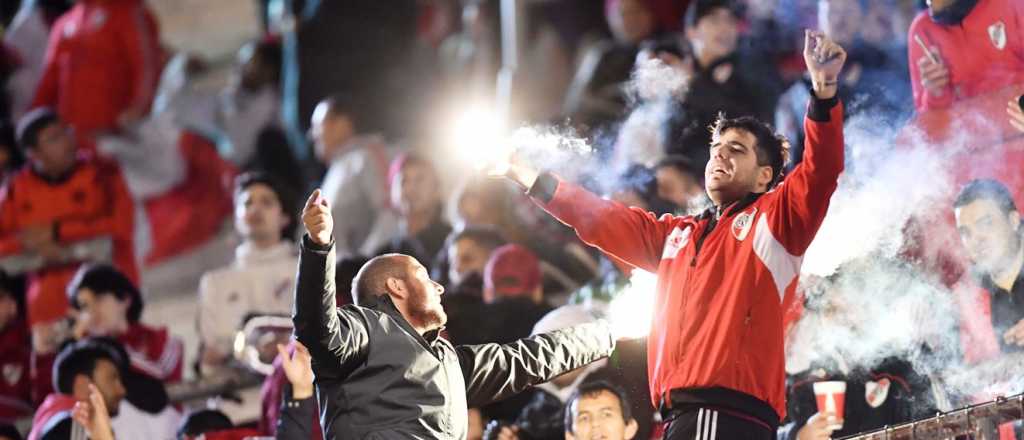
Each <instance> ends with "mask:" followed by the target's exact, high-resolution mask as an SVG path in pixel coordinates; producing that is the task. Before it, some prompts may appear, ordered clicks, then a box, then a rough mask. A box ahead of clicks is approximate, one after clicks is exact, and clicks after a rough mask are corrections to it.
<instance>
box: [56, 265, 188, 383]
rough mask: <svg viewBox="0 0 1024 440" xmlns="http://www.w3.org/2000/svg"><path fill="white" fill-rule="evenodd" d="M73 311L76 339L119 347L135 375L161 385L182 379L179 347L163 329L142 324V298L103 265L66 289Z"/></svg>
mask: <svg viewBox="0 0 1024 440" xmlns="http://www.w3.org/2000/svg"><path fill="white" fill-rule="evenodd" d="M67 293H68V302H69V303H70V304H71V306H72V307H73V308H74V309H75V310H77V311H78V317H77V320H76V322H75V326H74V330H73V335H74V336H75V338H76V339H82V338H87V337H96V336H106V337H110V338H114V339H116V340H117V341H118V342H119V343H121V344H123V345H124V347H125V349H126V351H127V354H128V361H129V362H130V366H131V367H132V369H133V370H134V371H137V372H139V373H141V374H145V375H147V376H149V377H151V378H153V379H156V380H159V381H162V382H165V383H167V382H172V383H173V382H178V381H180V380H181V375H182V362H183V354H182V351H183V348H184V347H183V344H182V341H181V340H180V339H178V338H176V337H174V336H171V335H170V334H169V333H168V332H167V329H165V328H154V327H150V326H147V325H145V324H142V323H141V322H139V319H140V318H141V317H142V308H143V301H142V295H141V294H140V293H139V290H138V288H137V287H136V286H135V283H133V282H132V281H131V280H130V279H128V277H127V276H125V274H123V273H122V272H120V271H118V270H117V269H114V268H113V267H111V266H107V265H88V266H83V267H82V268H81V269H79V270H78V273H77V274H75V278H74V279H73V280H72V281H71V283H70V284H69V285H68V292H67Z"/></svg>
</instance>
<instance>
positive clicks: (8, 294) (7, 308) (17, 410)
mask: <svg viewBox="0 0 1024 440" xmlns="http://www.w3.org/2000/svg"><path fill="white" fill-rule="evenodd" d="M15 284H16V283H15V282H14V280H12V279H11V278H10V277H8V276H7V275H5V274H4V273H3V272H0V347H4V349H3V354H2V355H0V372H2V373H3V375H2V376H0V396H2V398H0V423H14V421H15V419H17V418H19V417H24V416H27V415H29V414H32V396H31V390H32V388H31V382H30V381H29V359H30V354H31V347H32V345H31V339H30V338H29V334H28V327H27V326H26V324H25V319H24V317H25V313H24V308H23V307H22V305H21V301H19V296H20V295H19V293H20V292H18V291H17V286H16V285H15Z"/></svg>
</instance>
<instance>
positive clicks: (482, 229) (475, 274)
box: [438, 226, 506, 297]
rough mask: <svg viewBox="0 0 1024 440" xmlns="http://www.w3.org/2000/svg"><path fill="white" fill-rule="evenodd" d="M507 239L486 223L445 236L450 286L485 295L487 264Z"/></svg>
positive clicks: (456, 290) (462, 291) (473, 293)
mask: <svg viewBox="0 0 1024 440" xmlns="http://www.w3.org/2000/svg"><path fill="white" fill-rule="evenodd" d="M505 243H506V242H505V239H504V238H503V237H502V236H501V234H500V233H499V232H498V231H496V230H494V229H491V228H489V227H486V226H466V227H465V228H462V229H461V230H459V231H456V232H452V233H451V235H449V236H448V238H447V239H446V240H445V248H446V249H447V255H445V256H446V257H447V260H446V262H445V263H446V264H445V266H447V268H448V271H447V280H448V282H447V283H446V284H447V285H448V287H449V290H453V291H455V292H457V293H468V294H471V295H474V296H478V297H482V296H483V289H484V286H483V275H484V267H485V266H487V260H489V259H490V258H491V253H493V252H494V250H495V249H497V248H498V247H499V246H502V245H504V244H505ZM444 278H445V277H444V276H440V277H438V279H444Z"/></svg>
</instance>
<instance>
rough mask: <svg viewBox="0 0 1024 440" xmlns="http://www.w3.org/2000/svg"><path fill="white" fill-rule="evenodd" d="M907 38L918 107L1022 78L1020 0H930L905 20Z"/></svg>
mask: <svg viewBox="0 0 1024 440" xmlns="http://www.w3.org/2000/svg"><path fill="white" fill-rule="evenodd" d="M908 41H909V43H908V51H909V62H910V83H911V85H912V86H913V88H914V107H915V108H917V110H918V111H925V110H931V109H936V108H948V107H950V106H951V105H953V103H954V102H955V101H958V100H960V99H964V98H970V97H972V96H977V95H981V94H984V93H987V92H991V91H995V90H999V89H1001V88H1003V87H1006V86H1009V85H1013V84H1022V83H1024V2H1021V1H1019V0H931V1H929V2H928V10H927V11H924V12H921V14H920V15H918V16H917V18H915V19H914V23H913V24H911V25H910V35H909V37H908ZM922 46H924V47H927V48H928V51H929V52H931V53H930V54H929V53H928V52H925V50H924V47H922Z"/></svg>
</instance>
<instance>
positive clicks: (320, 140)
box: [309, 102, 355, 163]
mask: <svg viewBox="0 0 1024 440" xmlns="http://www.w3.org/2000/svg"><path fill="white" fill-rule="evenodd" d="M310 122H311V123H310V128H309V134H310V136H312V137H313V153H314V154H315V155H316V158H317V160H319V161H320V162H321V163H327V162H330V161H331V159H333V158H334V155H335V154H337V153H338V149H339V148H341V147H342V146H343V145H344V144H345V142H347V141H348V140H349V138H351V137H352V135H353V134H354V133H355V127H353V126H352V120H351V119H349V118H348V117H346V116H344V115H335V114H331V111H330V105H329V104H327V103H325V102H321V103H320V104H319V105H317V106H316V110H314V111H313V118H312V120H311V121H310Z"/></svg>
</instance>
